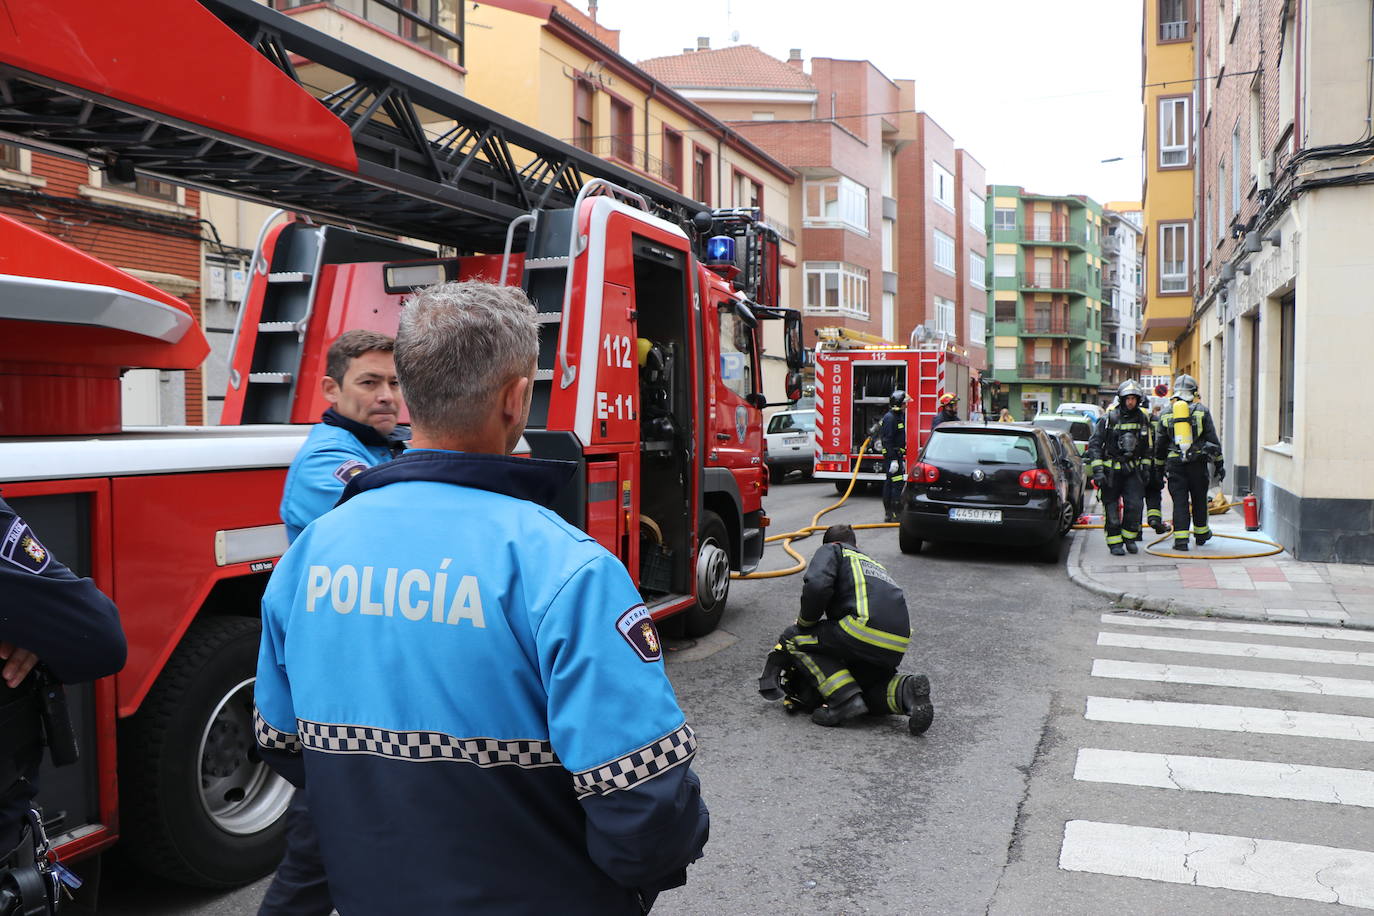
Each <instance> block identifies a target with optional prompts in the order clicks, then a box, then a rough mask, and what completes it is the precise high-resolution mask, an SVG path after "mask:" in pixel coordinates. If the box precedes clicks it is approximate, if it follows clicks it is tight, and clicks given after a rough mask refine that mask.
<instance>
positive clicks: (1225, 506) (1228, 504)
mask: <svg viewBox="0 0 1374 916" xmlns="http://www.w3.org/2000/svg"><path fill="white" fill-rule="evenodd" d="M1097 500H1098V503H1099V504H1100V503H1101V501H1102V491H1101V490H1098V491H1097ZM1239 505H1241V501H1240V500H1234V501H1232V500H1227V499H1225V498H1224V497H1222V496H1220V494H1218V497H1217V498H1216V499H1214V500H1211V501H1209V502H1208V503H1207V514H1208V515H1221V514H1223V513H1225V512H1229V511H1230V510H1231V509H1232V508H1234V507H1235V506H1239ZM1073 527H1074V528H1076V529H1078V530H1081V531H1089V530H1093V529H1100V528H1102V527H1103V525H1102V523H1101V522H1083V523H1080V524H1077V525H1074V526H1073ZM1172 537H1173V532H1169V531H1166V532H1165V533H1164V534H1162V535H1160V536H1159V537H1157V538H1155V539H1154V540H1153V541H1151V542H1150V543H1148V544H1146V545H1145V552H1146V553H1148V554H1150V555H1151V556H1155V557H1166V558H1168V559H1171V560H1253V559H1257V558H1259V557H1272V556H1273V555H1274V554H1276V553H1283V545H1282V544H1280V543H1278V542H1277V541H1271V540H1269V539H1267V538H1252V537H1246V536H1245V535H1243V534H1220V533H1213V534H1212V537H1214V538H1226V539H1227V540H1231V541H1251V542H1253V543H1255V544H1263V545H1264V546H1265V547H1268V548H1271V549H1269V550H1265V551H1261V552H1258V553H1226V554H1210V555H1201V554H1196V553H1183V552H1181V551H1177V550H1155V549H1154V546H1155V545H1156V544H1162V543H1164V542H1165V541H1167V540H1169V539H1170V538H1172Z"/></svg>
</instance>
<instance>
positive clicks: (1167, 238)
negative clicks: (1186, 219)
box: [1159, 223, 1188, 293]
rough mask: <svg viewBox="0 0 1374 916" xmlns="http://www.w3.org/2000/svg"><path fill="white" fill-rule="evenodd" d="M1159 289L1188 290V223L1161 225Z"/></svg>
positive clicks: (1180, 291)
mask: <svg viewBox="0 0 1374 916" xmlns="http://www.w3.org/2000/svg"><path fill="white" fill-rule="evenodd" d="M1159 291H1160V292H1161V293H1186V292H1188V224H1187V223H1161V224H1160V226H1159Z"/></svg>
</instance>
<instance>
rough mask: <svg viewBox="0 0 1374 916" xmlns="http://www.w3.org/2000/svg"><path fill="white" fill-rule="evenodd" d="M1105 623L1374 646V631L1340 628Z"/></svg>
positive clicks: (1150, 620) (1114, 618)
mask: <svg viewBox="0 0 1374 916" xmlns="http://www.w3.org/2000/svg"><path fill="white" fill-rule="evenodd" d="M1102 622H1103V623H1110V624H1112V625H1114V626H1119V627H1151V628H1154V629H1167V630H1195V631H1197V632H1205V633H1250V634H1253V635H1256V636H1294V637H1299V638H1302V639H1335V640H1340V641H1342V642H1374V631H1372V630H1346V629H1341V628H1339V627H1310V626H1303V625H1297V624H1277V623H1232V622H1229V621H1221V620H1189V619H1185V618H1180V617H1127V616H1125V615H1123V614H1103V615H1102Z"/></svg>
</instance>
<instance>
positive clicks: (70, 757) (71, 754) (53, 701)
mask: <svg viewBox="0 0 1374 916" xmlns="http://www.w3.org/2000/svg"><path fill="white" fill-rule="evenodd" d="M34 674H36V675H37V676H38V715H39V718H40V719H41V720H42V723H43V736H44V738H45V739H46V743H47V745H48V754H49V755H50V756H51V757H52V762H53V766H59V767H65V766H71V765H72V764H73V763H76V761H77V759H78V758H79V757H80V751H79V750H78V749H77V746H76V730H75V729H74V728H72V716H71V711H70V710H69V709H68V708H67V689H66V688H65V687H63V686H62V684H61V682H60V681H58V680H57V678H55V677H53V676H52V675H51V674H49V673H48V671H47V669H46V668H43V667H42V666H39V667H38V668H36V669H35V670H34Z"/></svg>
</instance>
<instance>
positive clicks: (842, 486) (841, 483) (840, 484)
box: [835, 480, 863, 496]
mask: <svg viewBox="0 0 1374 916" xmlns="http://www.w3.org/2000/svg"><path fill="white" fill-rule="evenodd" d="M848 489H849V481H847V480H837V481H835V493H836V494H837V495H839V496H843V495H844V491H845V490H848ZM862 489H863V484H861V483H856V484H854V492H855V493H858V492H861V491H862Z"/></svg>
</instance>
